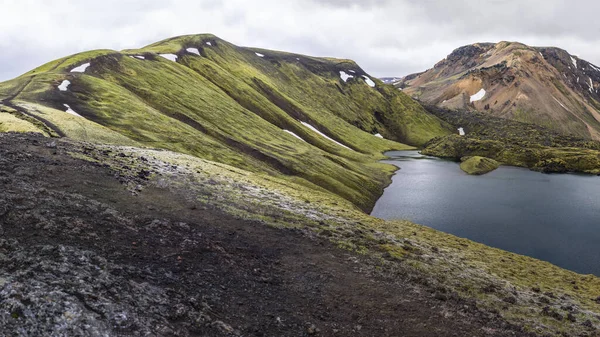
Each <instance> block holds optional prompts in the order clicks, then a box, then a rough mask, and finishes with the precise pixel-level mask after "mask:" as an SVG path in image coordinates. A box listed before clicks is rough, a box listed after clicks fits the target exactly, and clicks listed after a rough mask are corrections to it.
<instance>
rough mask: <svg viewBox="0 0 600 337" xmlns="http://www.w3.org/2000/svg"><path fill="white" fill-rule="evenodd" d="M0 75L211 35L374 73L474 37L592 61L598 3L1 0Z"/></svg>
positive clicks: (424, 62)
mask: <svg viewBox="0 0 600 337" xmlns="http://www.w3.org/2000/svg"><path fill="white" fill-rule="evenodd" d="M0 10H1V12H2V18H1V19H0V81H3V80H7V79H10V78H13V77H15V76H17V75H20V74H22V73H24V72H26V71H28V70H30V69H32V68H34V67H36V66H38V65H41V64H43V63H45V62H48V61H51V60H53V59H56V58H59V57H62V56H66V55H69V54H73V53H77V52H80V51H85V50H89V49H99V48H108V49H115V50H120V49H126V48H137V47H142V46H144V45H147V44H150V43H152V42H156V41H159V40H162V39H164V38H168V37H172V36H176V35H182V34H194V33H213V34H215V35H217V36H219V37H221V38H223V39H225V40H228V41H230V42H232V43H235V44H238V45H243V46H253V47H261V48H267V49H278V50H285V51H290V52H297V53H302V54H308V55H314V56H333V57H340V58H350V59H353V60H355V61H357V62H358V64H359V65H360V66H362V68H363V69H365V70H366V71H367V72H369V73H370V74H372V75H375V76H379V77H381V76H402V75H407V74H410V73H414V72H418V71H423V70H426V69H428V68H430V67H431V66H432V65H433V64H435V63H436V62H437V61H439V60H441V59H443V58H444V57H445V56H446V55H447V54H449V53H450V52H451V51H452V50H453V49H455V48H457V47H460V46H462V45H465V44H470V43H474V42H498V41H502V40H508V41H519V42H523V43H526V44H529V45H534V46H556V47H561V48H564V49H566V50H567V51H569V52H570V53H572V54H575V55H578V56H579V57H580V58H583V59H585V60H588V61H590V62H592V63H594V64H596V65H600V24H598V23H597V17H598V13H600V1H583V0H580V1H577V0H571V1H563V0H479V1H477V0H471V1H455V0H446V1H442V0H403V1H399V0H396V1H394V0H362V1H361V0H321V1H319V0H304V1H301V0H287V1H286V0H266V1H247V0H223V1H219V0H201V1H192V0H189V1H188V0H161V1H154V2H151V1H146V0H144V1H142V0H102V1H69V0H53V1H45V0H2V4H1V7H0Z"/></svg>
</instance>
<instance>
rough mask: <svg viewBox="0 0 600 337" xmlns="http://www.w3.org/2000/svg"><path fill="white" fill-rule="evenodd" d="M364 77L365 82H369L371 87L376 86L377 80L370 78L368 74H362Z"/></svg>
mask: <svg viewBox="0 0 600 337" xmlns="http://www.w3.org/2000/svg"><path fill="white" fill-rule="evenodd" d="M362 77H363V78H364V79H365V82H367V84H368V85H369V86H370V87H371V88H375V82H373V80H372V79H370V78H369V77H368V76H365V75H362Z"/></svg>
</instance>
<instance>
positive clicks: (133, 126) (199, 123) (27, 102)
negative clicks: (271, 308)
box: [0, 35, 450, 210]
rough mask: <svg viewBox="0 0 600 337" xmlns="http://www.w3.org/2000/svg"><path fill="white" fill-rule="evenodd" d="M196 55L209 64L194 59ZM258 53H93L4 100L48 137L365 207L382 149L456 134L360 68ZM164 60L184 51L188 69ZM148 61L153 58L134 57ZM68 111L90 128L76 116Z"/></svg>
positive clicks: (23, 84) (19, 82)
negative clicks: (279, 181)
mask: <svg viewBox="0 0 600 337" xmlns="http://www.w3.org/2000/svg"><path fill="white" fill-rule="evenodd" d="M206 42H211V44H212V45H211V46H209V45H207V44H206ZM190 47H194V48H197V49H198V50H199V51H200V53H201V54H202V56H197V55H194V54H190V53H187V52H186V48H190ZM255 51H258V50H257V49H252V48H241V47H238V46H235V45H233V44H230V43H228V42H226V41H223V40H221V39H219V38H217V37H215V36H213V35H190V36H183V37H177V38H172V39H168V40H165V41H161V42H158V43H155V44H152V45H150V46H148V47H145V48H142V49H137V50H126V51H123V52H121V53H118V52H115V51H111V50H98V51H91V52H86V53H81V54H76V55H73V56H69V57H66V58H63V59H60V60H57V61H54V62H50V63H48V64H46V65H43V66H41V67H39V68H37V69H35V70H34V71H31V72H29V73H27V74H24V75H23V76H21V77H19V78H17V79H15V80H13V81H10V82H6V83H2V84H0V98H2V96H4V97H8V98H9V99H11V100H13V102H19V104H20V105H21V106H23V107H25V108H27V109H28V110H29V111H30V114H31V115H32V116H34V117H35V118H37V119H38V120H39V121H41V122H42V123H47V124H48V128H50V129H53V130H56V131H57V132H59V131H60V132H62V133H64V134H66V135H67V136H69V137H71V138H74V139H79V140H87V141H95V142H107V143H113V144H124V145H125V144H129V145H131V144H141V145H145V146H151V147H157V148H163V149H169V150H173V151H177V152H182V153H187V154H191V155H194V156H197V157H200V158H206V159H210V160H213V161H220V162H223V163H227V164H231V165H234V166H236V167H240V168H244V169H246V170H250V171H255V172H263V173H267V174H271V175H275V176H280V175H286V176H293V177H294V178H293V179H294V180H295V181H297V182H299V183H301V184H303V185H305V186H309V187H311V188H317V189H325V190H327V191H331V192H334V193H336V194H338V195H340V196H342V197H344V198H346V199H348V200H351V201H352V202H353V203H354V204H355V205H358V206H359V207H361V208H362V209H364V210H369V209H370V207H371V206H372V205H373V203H374V202H375V200H376V199H377V198H378V197H379V195H380V194H381V192H382V190H383V186H385V185H387V184H388V183H389V181H390V180H389V176H390V175H391V173H392V172H393V171H394V168H393V167H392V166H388V165H385V164H381V163H378V160H380V159H383V156H382V155H381V153H382V152H384V151H387V150H402V149H410V148H413V147H411V146H409V145H405V143H406V144H411V145H417V146H419V145H422V144H423V143H425V142H426V141H428V140H429V139H431V138H433V137H436V136H440V135H444V134H448V133H449V132H450V131H449V125H448V124H446V123H444V122H442V121H441V120H439V119H438V118H437V117H435V116H432V115H431V114H429V113H427V112H426V111H425V110H424V109H423V108H422V107H421V106H420V105H419V104H418V103H416V102H414V101H413V100H412V99H410V98H409V97H407V96H406V95H404V94H403V93H402V92H399V91H398V90H395V89H394V88H392V87H390V86H385V85H383V84H382V83H381V82H380V81H379V80H377V79H374V81H375V82H376V83H377V85H376V87H375V88H371V87H369V86H368V85H367V84H366V83H365V82H364V80H363V79H362V77H360V76H362V75H364V76H367V74H366V73H364V71H363V70H362V69H361V68H360V67H359V66H358V65H356V64H355V63H354V62H352V61H349V60H339V59H331V58H316V57H309V56H305V55H297V54H290V53H284V52H278V51H269V50H262V49H261V50H260V52H261V53H263V54H264V55H265V57H264V58H261V57H258V56H256V54H255ZM160 53H174V54H177V55H178V61H177V62H172V61H169V60H167V59H165V58H162V57H160V56H158V54H160ZM139 54H143V55H144V56H145V60H141V59H137V58H132V57H130V56H131V55H139ZM298 59H299V60H298ZM84 62H91V67H89V68H88V70H87V71H86V72H85V73H83V74H82V73H70V72H69V71H70V70H71V69H72V68H73V67H75V66H78V65H81V64H82V63H84ZM340 70H346V71H347V70H354V71H356V73H355V74H356V76H355V78H354V79H353V80H350V81H348V82H347V83H346V82H343V81H342V80H341V79H340V77H339V71H340ZM65 79H68V80H69V81H71V85H70V86H69V90H68V91H65V92H61V91H58V90H57V86H58V85H59V84H60V83H61V82H62V81H63V80H65ZM63 104H69V105H70V106H71V107H72V108H73V109H74V110H75V111H77V113H79V114H80V115H82V116H83V117H84V119H77V118H74V117H71V116H67V115H65V114H64V113H63V112H62V111H60V110H62V109H63ZM300 122H307V123H309V124H311V125H312V126H314V127H316V128H317V129H319V130H320V131H321V132H323V133H325V134H327V135H328V136H329V137H331V138H332V139H334V140H336V141H338V142H340V143H342V144H344V145H346V146H347V147H349V148H350V149H346V148H344V147H342V146H339V145H337V144H335V143H334V142H332V141H330V140H328V139H326V138H324V137H322V136H320V135H319V134H317V133H315V132H314V131H312V130H310V129H309V128H307V127H306V126H304V125H302V124H301V123H300ZM50 124H52V125H50ZM282 129H285V130H290V131H292V132H294V133H295V134H297V135H298V136H300V137H301V138H302V139H303V140H304V141H305V142H304V141H302V140H299V139H297V138H295V137H294V136H292V135H290V134H288V133H286V132H284V131H283V130H282ZM375 133H380V134H382V135H383V136H384V137H385V138H386V139H380V138H377V137H375V136H373V134H375Z"/></svg>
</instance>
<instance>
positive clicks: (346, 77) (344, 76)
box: [340, 70, 354, 82]
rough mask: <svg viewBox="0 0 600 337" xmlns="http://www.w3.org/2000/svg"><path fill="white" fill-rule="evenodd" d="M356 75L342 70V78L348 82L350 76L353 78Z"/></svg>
mask: <svg viewBox="0 0 600 337" xmlns="http://www.w3.org/2000/svg"><path fill="white" fill-rule="evenodd" d="M353 77H354V76H352V75H349V74H347V73H346V72H345V71H343V70H340V78H341V79H342V81H344V82H347V81H348V79H349V78H353Z"/></svg>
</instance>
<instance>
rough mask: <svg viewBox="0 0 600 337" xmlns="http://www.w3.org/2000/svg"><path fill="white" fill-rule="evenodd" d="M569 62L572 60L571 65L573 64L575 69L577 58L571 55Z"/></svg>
mask: <svg viewBox="0 0 600 337" xmlns="http://www.w3.org/2000/svg"><path fill="white" fill-rule="evenodd" d="M569 56H570V55H569ZM571 62H573V65H574V66H575V69H577V60H576V59H575V58H574V57H573V56H571Z"/></svg>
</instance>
